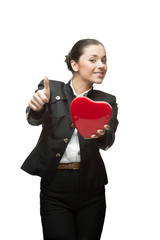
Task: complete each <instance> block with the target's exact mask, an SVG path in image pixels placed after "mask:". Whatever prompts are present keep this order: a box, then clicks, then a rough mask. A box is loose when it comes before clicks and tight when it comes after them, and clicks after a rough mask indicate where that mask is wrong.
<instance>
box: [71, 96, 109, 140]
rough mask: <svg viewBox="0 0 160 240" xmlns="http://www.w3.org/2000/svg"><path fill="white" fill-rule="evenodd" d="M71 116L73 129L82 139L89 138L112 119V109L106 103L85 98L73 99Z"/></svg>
mask: <svg viewBox="0 0 160 240" xmlns="http://www.w3.org/2000/svg"><path fill="white" fill-rule="evenodd" d="M71 116H72V120H73V123H74V125H75V127H76V128H77V130H78V132H79V133H80V135H81V136H83V137H84V138H90V137H91V135H92V134H95V133H96V132H97V130H98V129H103V127H104V125H105V124H108V123H109V121H110V119H111V117H112V107H111V106H110V105H109V104H108V103H106V102H95V101H92V100H91V99H89V98H87V97H78V98H75V99H74V100H73V101H72V103H71Z"/></svg>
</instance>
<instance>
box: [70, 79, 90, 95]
mask: <svg viewBox="0 0 160 240" xmlns="http://www.w3.org/2000/svg"><path fill="white" fill-rule="evenodd" d="M72 81H73V79H71V88H72V90H73V94H74V95H75V96H76V97H82V96H85V97H87V95H88V92H89V91H90V90H91V89H92V88H93V87H91V88H90V89H88V90H87V91H85V92H83V93H81V94H79V95H77V93H76V92H75V90H74V87H73V84H72Z"/></svg>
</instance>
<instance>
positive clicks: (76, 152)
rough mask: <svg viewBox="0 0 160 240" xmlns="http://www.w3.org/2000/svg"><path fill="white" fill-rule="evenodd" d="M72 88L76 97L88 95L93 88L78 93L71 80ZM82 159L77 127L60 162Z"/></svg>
mask: <svg viewBox="0 0 160 240" xmlns="http://www.w3.org/2000/svg"><path fill="white" fill-rule="evenodd" d="M71 88H72V90H73V93H74V95H75V96H76V97H82V96H87V93H88V92H89V91H90V90H91V89H89V90H88V91H86V92H84V93H81V94H79V95H77V94H76V92H75V90H74V88H73V85H72V81H71ZM80 161H81V156H80V146H79V139H78V134H77V129H76V128H75V130H74V132H73V135H72V137H71V139H70V141H69V143H68V145H67V148H66V150H65V152H64V154H63V156H62V158H61V160H60V163H73V162H80Z"/></svg>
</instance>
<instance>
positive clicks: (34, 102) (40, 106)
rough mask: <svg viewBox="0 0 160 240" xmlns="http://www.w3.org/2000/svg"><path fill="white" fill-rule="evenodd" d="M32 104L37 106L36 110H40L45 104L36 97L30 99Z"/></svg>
mask: <svg viewBox="0 0 160 240" xmlns="http://www.w3.org/2000/svg"><path fill="white" fill-rule="evenodd" d="M30 104H31V106H35V108H36V110H37V111H38V110H39V111H40V110H41V109H42V108H43V105H44V104H43V105H40V104H39V103H38V102H37V101H36V100H35V99H34V98H32V99H31V101H30Z"/></svg>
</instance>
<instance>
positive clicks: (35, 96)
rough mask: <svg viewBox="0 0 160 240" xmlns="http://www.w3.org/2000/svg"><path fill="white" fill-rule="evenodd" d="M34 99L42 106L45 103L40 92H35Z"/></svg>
mask: <svg viewBox="0 0 160 240" xmlns="http://www.w3.org/2000/svg"><path fill="white" fill-rule="evenodd" d="M40 95H41V94H40ZM43 95H44V94H43ZM44 96H45V95H44ZM45 98H46V96H45ZM33 100H34V101H35V102H37V103H38V104H39V105H41V106H43V105H44V101H43V99H42V97H40V96H39V93H35V94H34V95H33Z"/></svg>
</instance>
